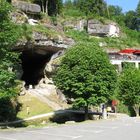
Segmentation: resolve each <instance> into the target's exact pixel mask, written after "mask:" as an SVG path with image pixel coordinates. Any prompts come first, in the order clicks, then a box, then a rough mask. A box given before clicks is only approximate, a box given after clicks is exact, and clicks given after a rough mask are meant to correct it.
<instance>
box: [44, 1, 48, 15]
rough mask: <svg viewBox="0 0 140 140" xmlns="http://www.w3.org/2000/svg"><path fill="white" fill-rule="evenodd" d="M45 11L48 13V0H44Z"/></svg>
mask: <svg viewBox="0 0 140 140" xmlns="http://www.w3.org/2000/svg"><path fill="white" fill-rule="evenodd" d="M45 12H46V14H48V0H46V7H45Z"/></svg>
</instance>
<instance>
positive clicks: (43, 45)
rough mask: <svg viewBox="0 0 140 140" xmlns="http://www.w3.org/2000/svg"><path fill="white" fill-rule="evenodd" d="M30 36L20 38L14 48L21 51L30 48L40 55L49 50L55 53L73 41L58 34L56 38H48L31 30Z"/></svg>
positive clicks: (72, 43) (70, 44)
mask: <svg viewBox="0 0 140 140" xmlns="http://www.w3.org/2000/svg"><path fill="white" fill-rule="evenodd" d="M32 38H33V40H20V41H19V42H18V43H17V45H16V47H15V48H14V50H15V51H20V52H23V51H27V50H31V49H32V50H33V51H34V52H36V53H38V54H42V55H45V54H47V53H49V52H50V53H52V54H55V53H57V52H58V51H60V50H63V49H67V48H68V47H70V46H72V45H74V43H75V42H74V40H73V39H71V38H66V37H62V36H60V35H58V36H57V38H53V37H52V38H50V37H48V36H46V35H44V34H42V33H39V32H33V34H32Z"/></svg>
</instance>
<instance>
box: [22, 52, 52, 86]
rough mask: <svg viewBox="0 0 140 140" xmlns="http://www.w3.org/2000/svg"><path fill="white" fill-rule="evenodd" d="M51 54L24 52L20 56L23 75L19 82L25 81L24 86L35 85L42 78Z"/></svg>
mask: <svg viewBox="0 0 140 140" xmlns="http://www.w3.org/2000/svg"><path fill="white" fill-rule="evenodd" d="M51 56H52V54H49V55H41V54H37V53H34V52H30V51H26V52H22V54H21V61H22V69H23V75H22V77H21V80H23V81H25V86H26V87H28V86H29V85H33V86H35V85H37V84H38V83H39V81H40V80H41V79H42V78H43V77H44V69H45V66H46V63H47V62H49V60H50V58H51Z"/></svg>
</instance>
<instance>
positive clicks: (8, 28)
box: [0, 0, 19, 121]
mask: <svg viewBox="0 0 140 140" xmlns="http://www.w3.org/2000/svg"><path fill="white" fill-rule="evenodd" d="M11 10H12V7H11V6H10V5H9V4H8V3H6V2H5V1H4V0H0V19H1V20H0V106H1V108H0V121H4V120H11V119H13V118H14V117H15V116H16V111H17V110H16V109H17V108H16V107H17V103H16V97H17V94H18V92H19V91H18V89H17V82H16V75H15V69H16V65H17V63H18V62H17V58H18V55H17V54H15V53H13V52H11V48H12V46H13V45H14V44H15V42H16V41H17V38H18V37H19V34H18V33H19V32H18V27H17V26H16V25H14V24H13V23H12V22H11V20H10V18H9V12H10V11H11Z"/></svg>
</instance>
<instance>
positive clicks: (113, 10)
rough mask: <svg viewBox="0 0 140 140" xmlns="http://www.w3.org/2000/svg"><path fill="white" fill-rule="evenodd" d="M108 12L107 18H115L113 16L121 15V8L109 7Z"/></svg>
mask: <svg viewBox="0 0 140 140" xmlns="http://www.w3.org/2000/svg"><path fill="white" fill-rule="evenodd" d="M108 11H109V17H110V18H111V19H113V18H115V16H120V15H122V8H121V7H119V6H114V5H109V6H108Z"/></svg>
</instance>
